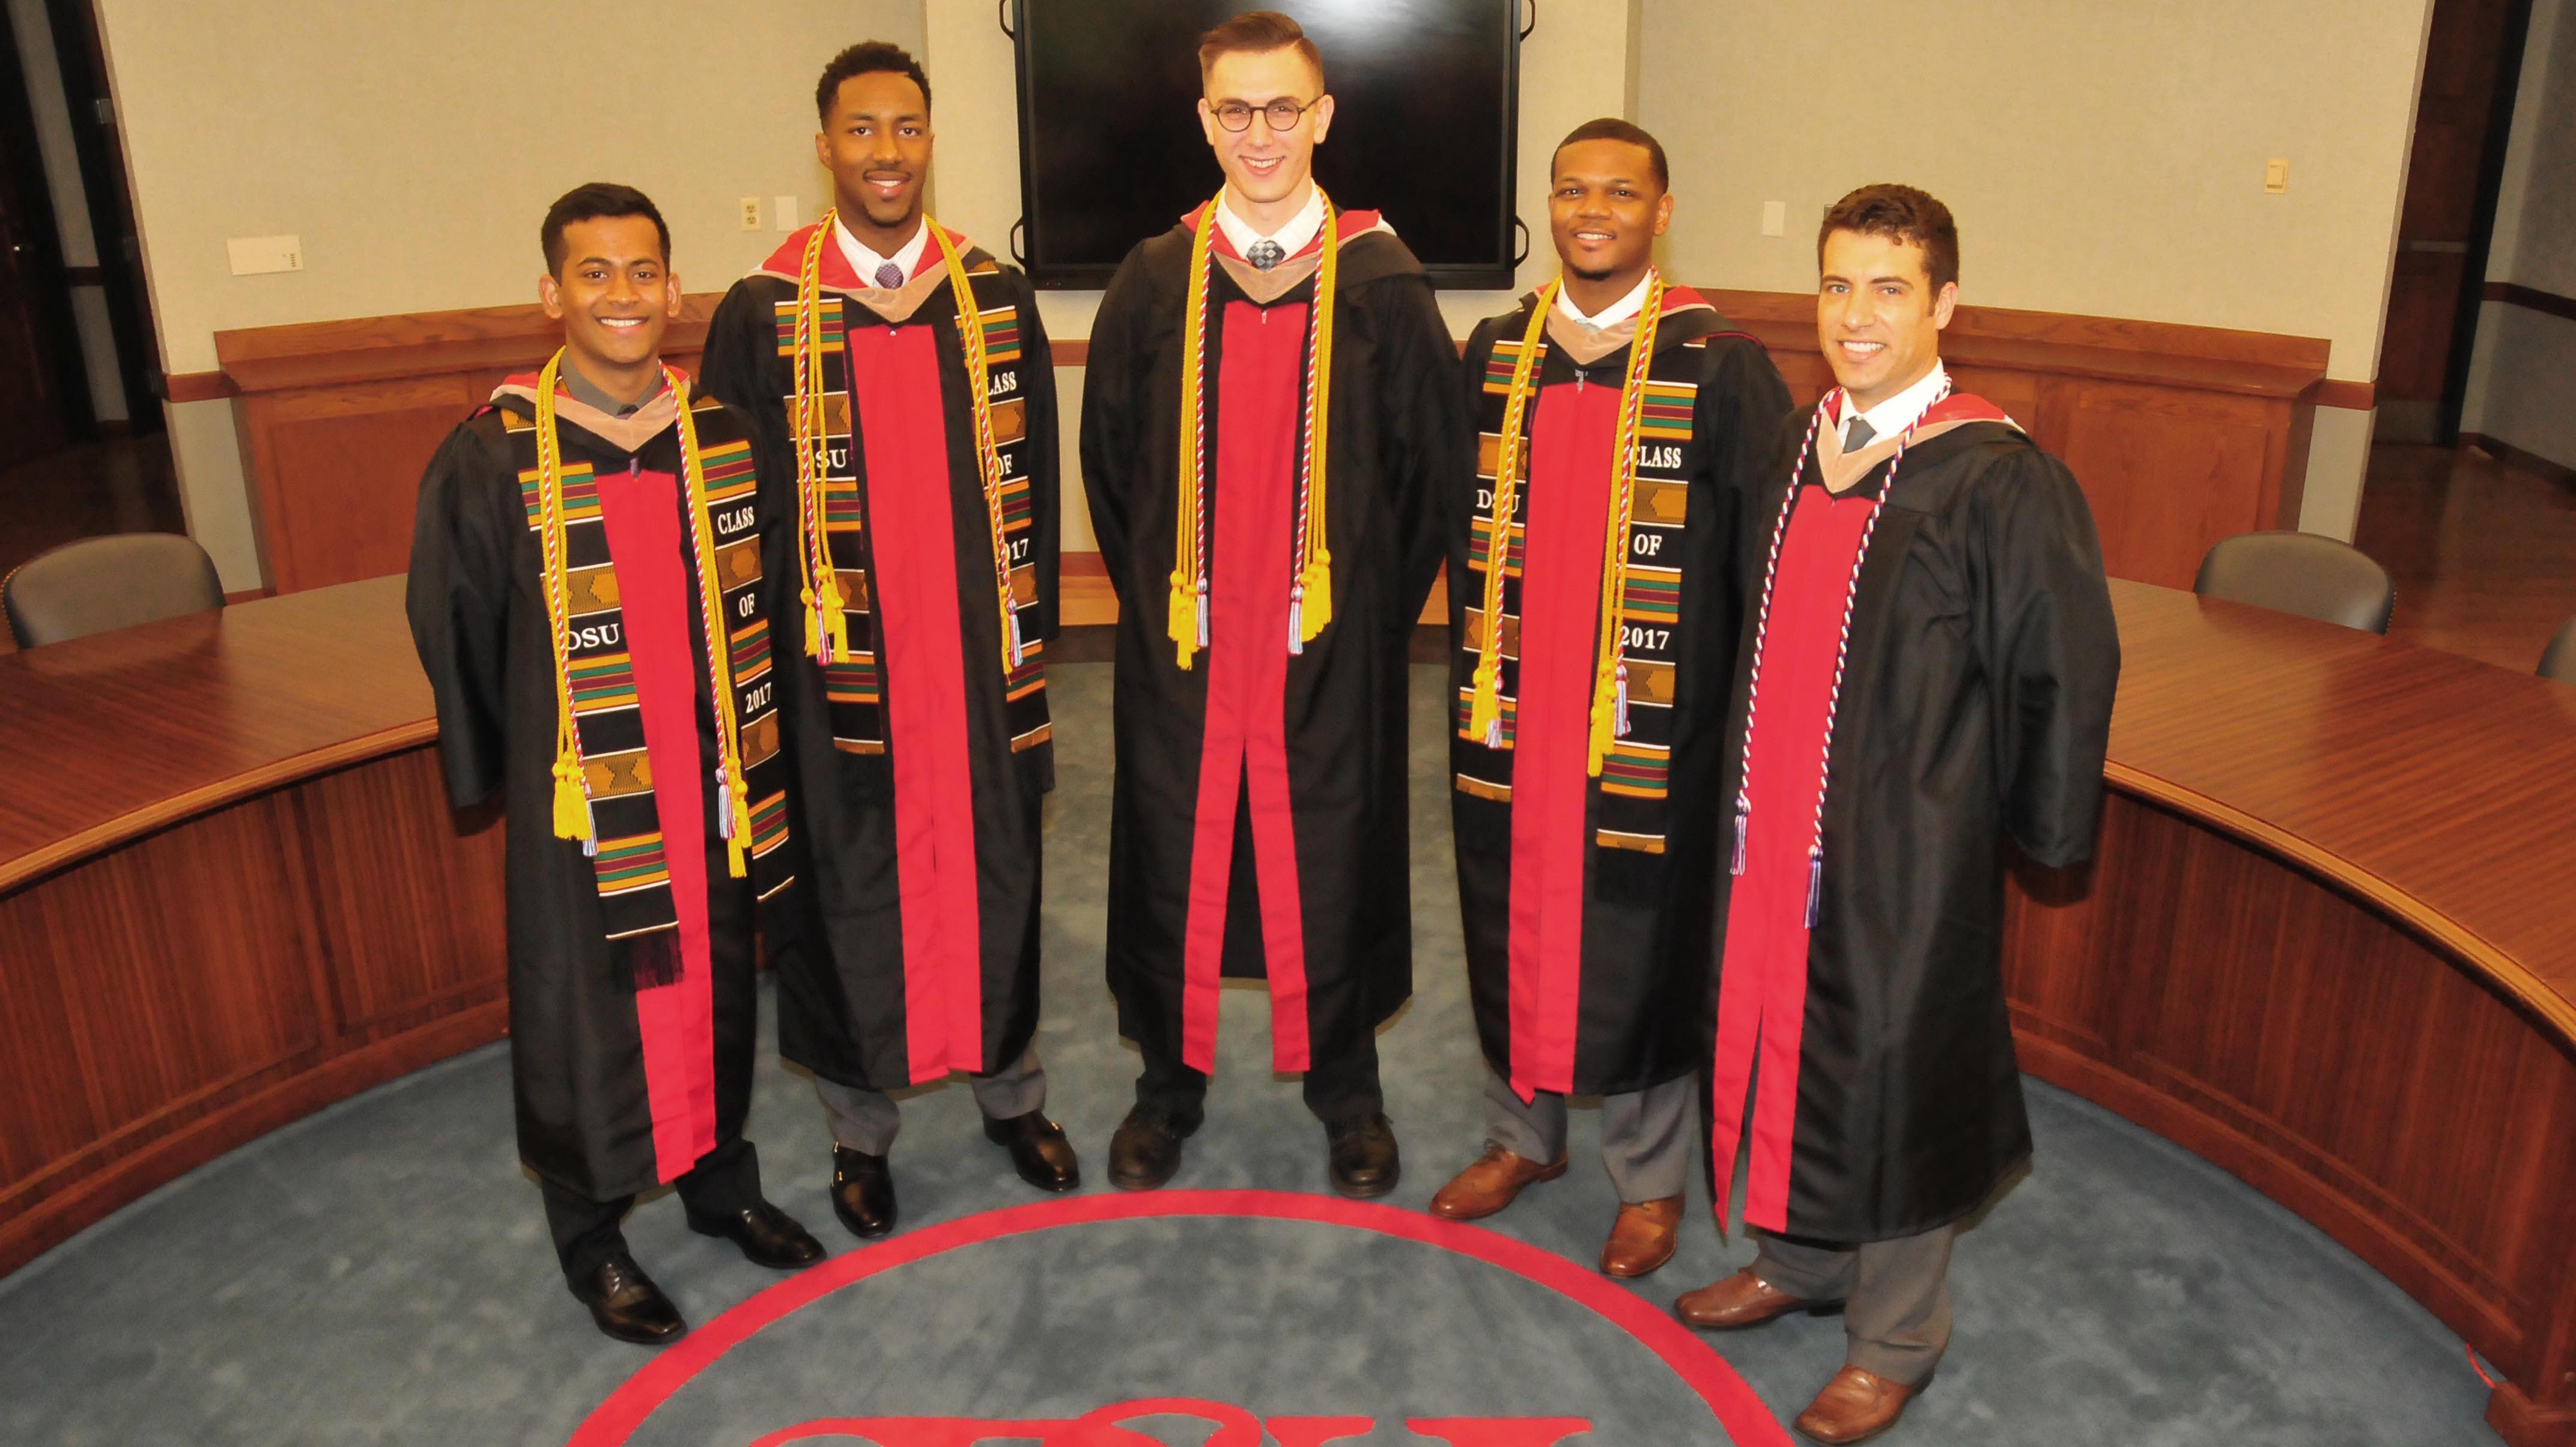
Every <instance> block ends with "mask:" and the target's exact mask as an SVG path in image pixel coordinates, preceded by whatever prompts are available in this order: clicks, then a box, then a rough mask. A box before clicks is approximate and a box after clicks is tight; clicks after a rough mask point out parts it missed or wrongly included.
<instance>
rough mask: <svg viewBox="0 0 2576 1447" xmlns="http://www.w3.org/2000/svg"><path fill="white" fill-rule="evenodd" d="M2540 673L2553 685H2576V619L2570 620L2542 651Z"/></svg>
mask: <svg viewBox="0 0 2576 1447" xmlns="http://www.w3.org/2000/svg"><path fill="white" fill-rule="evenodd" d="M2539 673H2540V676H2541V677H2543V678H2546V679H2548V680H2550V681H2551V682H2553V683H2576V618H2570V619H2568V620H2567V623H2566V626H2564V627H2562V628H2560V629H2559V630H2558V636H2557V637H2555V638H2552V639H2550V640H2549V646H2548V647H2547V648H2545V649H2543V650H2542V651H2541V654H2540V668H2539Z"/></svg>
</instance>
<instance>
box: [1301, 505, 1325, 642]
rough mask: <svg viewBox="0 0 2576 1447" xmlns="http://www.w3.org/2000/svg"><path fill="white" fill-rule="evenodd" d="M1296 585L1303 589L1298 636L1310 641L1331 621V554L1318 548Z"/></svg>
mask: <svg viewBox="0 0 2576 1447" xmlns="http://www.w3.org/2000/svg"><path fill="white" fill-rule="evenodd" d="M1319 526H1320V525H1319ZM1297 585H1298V587H1299V588H1301V589H1302V590H1304V596H1303V599H1302V601H1301V604H1300V606H1301V607H1302V609H1303V619H1304V621H1303V625H1302V626H1301V628H1300V630H1299V632H1298V636H1299V637H1300V638H1303V639H1305V640H1306V641H1308V642H1312V641H1314V638H1315V635H1316V634H1318V633H1321V632H1323V631H1324V625H1326V624H1328V623H1330V622H1332V621H1333V555H1332V554H1330V553H1327V552H1323V551H1320V550H1318V551H1317V552H1316V554H1315V560H1314V561H1313V562H1311V563H1308V564H1307V565H1306V571H1305V573H1304V574H1303V575H1301V576H1300V577H1299V579H1298V583H1297Z"/></svg>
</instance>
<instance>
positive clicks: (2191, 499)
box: [2058, 382, 2295, 588]
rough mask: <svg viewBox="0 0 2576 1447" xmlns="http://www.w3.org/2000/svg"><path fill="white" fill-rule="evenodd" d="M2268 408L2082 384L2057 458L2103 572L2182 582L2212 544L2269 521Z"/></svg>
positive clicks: (2212, 396)
mask: <svg viewBox="0 0 2576 1447" xmlns="http://www.w3.org/2000/svg"><path fill="white" fill-rule="evenodd" d="M2266 411H2267V409H2266V407H2265V404H2264V403H2263V402H2262V401H2261V400H2260V399H2254V398H2245V397H2231V396H2226V395H2223V394H2218V393H2208V392H2180V391H2173V390H2169V389H2165V388H2157V387H2132V386H2122V385H2119V384H2116V383H2107V382H2088V383H2085V384H2083V385H2082V386H2081V387H2080V389H2079V390H2078V391H2077V393H2076V398H2075V404H2074V406H2073V408H2072V409H2071V415H2070V417H2069V418H2068V425H2067V431H2066V435H2065V439H2064V442H2063V450H2062V451H2060V452H2059V454H2058V455H2059V456H2060V457H2061V458H2062V459H2063V460H2064V461H2065V463H2066V465H2067V467H2068V468H2070V469H2072V470H2073V472H2074V473H2075V477H2076V480H2077V481H2078V482H2079V483H2081V484H2082V485H2083V488H2084V496H2085V499H2086V501H2088V502H2089V503H2090V504H2091V505H2092V508H2093V520H2094V525H2095V527H2096V528H2097V529H2098V530H2099V531H2100V533H2101V536H2102V561H2103V567H2104V568H2105V570H2106V571H2108V572H2109V573H2110V574H2111V575H2112V576H2113V577H2118V578H2129V579H2134V580H2136V581H2138V582H2142V583H2153V584H2156V585H2158V586H2160V587H2166V588H2188V587H2190V586H2191V583H2192V579H2193V578H2194V577H2195V576H2197V575H2198V573H2199V571H2200V559H2201V555H2202V554H2204V553H2206V552H2208V551H2209V548H2210V545H2211V544H2213V543H2216V542H2217V541H2218V540H2219V539H2221V538H2224V537H2229V536H2231V535H2233V534H2236V533H2241V532H2248V531H2251V530H2254V529H2256V528H2259V527H2265V526H2268V525H2270V523H2271V522H2272V521H2273V520H2270V519H2265V518H2263V517H2262V516H2261V514H2260V512H2259V504H2260V500H2261V495H2262V490H2263V488H2262V482H2263V469H2264V466H2265V464H2266V462H2267V461H2268V460H2269V459H2270V457H2271V456H2272V455H2273V449H2272V447H2271V446H2270V439H2269V434H2270V431H2271V420H2270V418H2269V417H2267V416H2266V415H2265V414H2266ZM2275 491H2276V492H2277V484H2276V485H2275ZM2294 521H2295V520H2294Z"/></svg>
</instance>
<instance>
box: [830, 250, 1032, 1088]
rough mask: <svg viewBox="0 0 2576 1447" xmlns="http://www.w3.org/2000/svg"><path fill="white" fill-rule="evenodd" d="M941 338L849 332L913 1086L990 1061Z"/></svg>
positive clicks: (916, 326)
mask: <svg viewBox="0 0 2576 1447" xmlns="http://www.w3.org/2000/svg"><path fill="white" fill-rule="evenodd" d="M830 250H831V249H830V248H827V251H826V254H827V255H828V254H829V253H830ZM924 255H925V256H927V255H929V253H928V252H925V253H924ZM937 336H938V333H937V332H936V331H935V330H934V329H933V328H932V327H931V326H930V325H928V323H927V322H915V323H912V324H908V325H904V326H896V327H877V326H854V327H850V328H848V329H847V332H846V345H847V346H848V348H849V366H850V394H851V396H852V397H853V398H855V399H856V402H857V405H858V410H859V417H858V423H859V426H858V433H859V445H860V447H861V449H862V452H863V456H864V461H865V468H864V473H865V476H866V478H867V508H868V513H867V516H868V527H869V528H870V529H871V532H872V541H871V542H870V544H869V547H868V561H869V565H870V568H871V572H870V574H869V577H868V591H869V596H870V601H871V603H872V604H873V606H874V607H875V609H876V616H877V621H878V630H879V661H880V665H881V666H882V668H883V669H884V672H885V700H886V738H887V743H888V748H887V753H888V754H889V755H890V756H891V760H890V761H891V763H892V765H893V770H894V833H895V883H896V889H897V892H898V897H899V899H900V901H901V905H900V909H899V913H900V916H901V919H902V929H903V996H904V1049H905V1054H906V1056H907V1058H908V1059H909V1060H910V1061H911V1066H912V1079H913V1082H914V1083H915V1084H919V1083H921V1082H923V1081H928V1080H936V1079H938V1078H940V1077H942V1076H944V1075H946V1074H947V1073H948V1072H949V1071H951V1070H968V1071H977V1072H981V1071H984V1070H987V1069H990V1068H992V1066H993V1065H994V1064H995V1063H996V1062H990V1061H987V1060H985V1059H984V985H983V964H982V962H983V910H982V907H981V901H980V898H979V895H978V891H977V888H976V862H975V811H974V797H975V794H974V788H975V779H974V773H973V771H972V769H971V768H970V767H969V766H968V762H967V757H966V738H967V734H966V678H965V645H964V642H963V641H962V638H961V624H960V622H959V618H958V609H959V608H960V607H961V606H962V599H963V596H964V595H963V593H962V592H961V590H960V588H959V586H958V582H957V548H958V541H957V531H956V523H955V520H954V518H953V517H952V516H951V515H950V510H949V471H948V409H947V405H946V402H945V400H944V399H943V398H942V396H941V395H940V377H939V353H938V348H937V343H936V339H937Z"/></svg>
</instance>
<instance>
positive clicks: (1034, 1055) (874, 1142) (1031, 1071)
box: [814, 1044, 1046, 1156]
mask: <svg viewBox="0 0 2576 1447" xmlns="http://www.w3.org/2000/svg"><path fill="white" fill-rule="evenodd" d="M967 1083H968V1085H969V1087H970V1088H972V1089H973V1090H974V1092H975V1105H976V1107H977V1108H978V1109H980V1110H982V1111H983V1112H984V1114H985V1116H986V1117H987V1118H988V1119H992V1120H1010V1119H1012V1118H1013V1117H1015V1116H1023V1115H1026V1114H1028V1113H1029V1112H1030V1111H1033V1110H1044V1109H1046V1067H1045V1066H1043V1065H1040V1064H1039V1063H1038V1047H1037V1046H1036V1045H1034V1044H1032V1045H1030V1046H1029V1048H1028V1050H1027V1051H1026V1053H1024V1054H1022V1055H1021V1056H1020V1058H1019V1059H1017V1060H1015V1061H1012V1062H1011V1063H1010V1064H1008V1065H1005V1066H1003V1067H1002V1068H1001V1069H999V1070H996V1071H994V1072H993V1073H992V1074H990V1075H974V1076H969V1077H967ZM814 1093H815V1094H817V1095H819V1096H821V1097H823V1113H824V1114H825V1115H827V1116H829V1117H830V1118H831V1121H832V1139H833V1140H834V1141H835V1142H837V1143H838V1144H840V1145H842V1146H844V1147H846V1148H848V1149H850V1150H854V1151H857V1152H858V1153H859V1154H861V1155H867V1156H882V1155H884V1154H885V1153H886V1152H888V1151H890V1150H892V1149H894V1138H895V1133H896V1132H897V1131H899V1130H901V1129H902V1128H903V1116H902V1115H901V1113H900V1112H898V1111H897V1110H896V1109H895V1103H894V1097H892V1096H890V1095H888V1094H886V1093H885V1092H884V1091H882V1090H869V1089H867V1088H866V1087H864V1086H857V1085H843V1084H841V1083H840V1082H839V1081H837V1080H825V1079H824V1078H822V1077H821V1076H819V1075H818V1076H816V1077H814Z"/></svg>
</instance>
